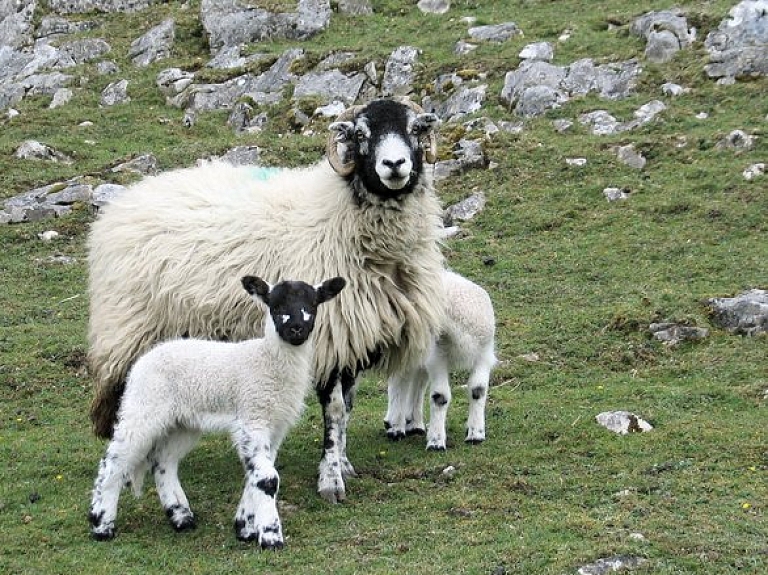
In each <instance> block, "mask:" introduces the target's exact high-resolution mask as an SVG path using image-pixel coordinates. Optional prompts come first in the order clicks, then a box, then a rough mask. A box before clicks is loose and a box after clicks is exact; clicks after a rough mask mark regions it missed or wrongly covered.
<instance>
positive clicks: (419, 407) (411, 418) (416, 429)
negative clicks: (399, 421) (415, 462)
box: [405, 367, 428, 435]
mask: <svg viewBox="0 0 768 575" xmlns="http://www.w3.org/2000/svg"><path fill="white" fill-rule="evenodd" d="M427 379H428V376H427V371H426V369H424V368H423V367H420V368H419V369H418V370H416V371H415V372H414V375H413V379H412V380H411V385H410V387H409V395H408V399H407V402H408V403H407V407H406V410H405V434H406V435H426V433H427V432H426V427H425V426H424V392H426V391H427Z"/></svg>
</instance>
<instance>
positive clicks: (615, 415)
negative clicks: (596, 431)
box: [595, 411, 653, 435]
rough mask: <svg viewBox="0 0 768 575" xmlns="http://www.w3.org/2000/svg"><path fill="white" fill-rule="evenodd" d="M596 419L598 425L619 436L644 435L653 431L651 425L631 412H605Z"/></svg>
mask: <svg viewBox="0 0 768 575" xmlns="http://www.w3.org/2000/svg"><path fill="white" fill-rule="evenodd" d="M595 419H596V420H597V423H599V424H600V425H602V426H603V427H605V428H606V429H608V430H610V431H613V432H614V433H618V434H619V435H627V434H628V433H642V432H645V431H651V430H652V429H653V426H652V425H651V424H650V423H648V422H647V421H645V420H644V419H641V418H640V417H638V416H637V415H635V414H634V413H630V412H629V411H604V412H603V413H599V414H597V415H596V416H595Z"/></svg>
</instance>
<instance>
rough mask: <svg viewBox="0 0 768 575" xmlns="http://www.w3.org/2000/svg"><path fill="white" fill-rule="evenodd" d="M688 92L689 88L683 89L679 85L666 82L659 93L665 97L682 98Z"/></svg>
mask: <svg viewBox="0 0 768 575" xmlns="http://www.w3.org/2000/svg"><path fill="white" fill-rule="evenodd" d="M690 91H691V89H690V88H683V87H682V86H681V85H679V84H673V83H672V82H666V83H665V84H662V85H661V92H662V93H663V94H664V95H665V96H682V95H683V94H687V93H688V92H690Z"/></svg>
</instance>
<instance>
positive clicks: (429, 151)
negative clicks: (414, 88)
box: [393, 96, 437, 164]
mask: <svg viewBox="0 0 768 575" xmlns="http://www.w3.org/2000/svg"><path fill="white" fill-rule="evenodd" d="M393 99H394V100H395V101H396V102H400V103H401V104H404V105H406V106H408V107H409V108H410V109H411V110H413V111H414V112H416V113H417V114H423V113H424V108H422V107H421V106H419V105H418V104H417V103H416V102H414V101H413V100H411V99H409V98H408V97H407V96H402V97H399V98H393ZM422 145H423V147H424V160H425V161H426V162H427V163H428V164H434V163H435V162H437V134H436V133H435V132H434V131H433V132H432V133H431V134H430V135H429V140H427V142H426V145H424V144H422Z"/></svg>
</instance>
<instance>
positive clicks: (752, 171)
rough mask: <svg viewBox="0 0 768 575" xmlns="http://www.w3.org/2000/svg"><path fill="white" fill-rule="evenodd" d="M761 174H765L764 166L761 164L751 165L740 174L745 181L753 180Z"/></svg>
mask: <svg viewBox="0 0 768 575" xmlns="http://www.w3.org/2000/svg"><path fill="white" fill-rule="evenodd" d="M763 174H765V164H764V163H763V162H759V163H757V164H752V165H750V166H748V167H747V169H745V170H744V171H743V172H742V173H741V175H742V176H744V179H745V180H754V179H755V178H758V177H760V176H762V175H763Z"/></svg>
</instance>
